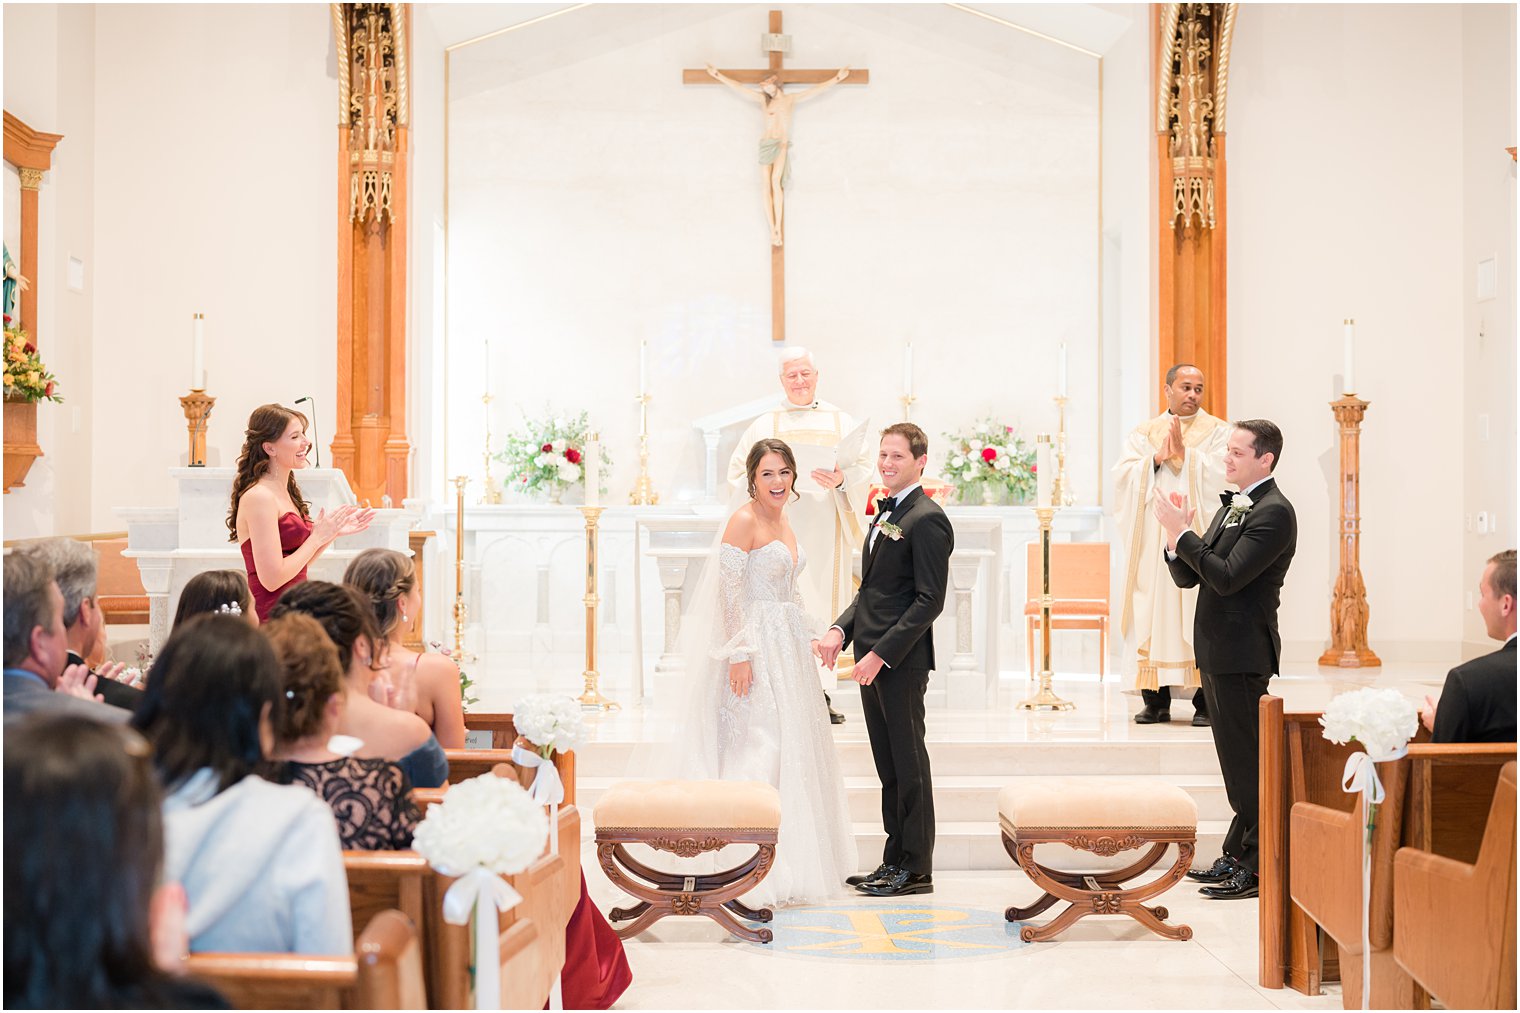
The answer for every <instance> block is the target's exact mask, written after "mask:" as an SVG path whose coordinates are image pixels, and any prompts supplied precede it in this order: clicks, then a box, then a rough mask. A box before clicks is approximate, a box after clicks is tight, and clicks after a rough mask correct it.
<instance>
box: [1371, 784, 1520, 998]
mask: <svg viewBox="0 0 1520 1013" xmlns="http://www.w3.org/2000/svg"><path fill="white" fill-rule="evenodd" d="M1393 906H1394V934H1393V954H1394V959H1395V960H1396V961H1397V962H1398V964H1399V966H1400V967H1401V968H1403V969H1404V970H1405V971H1406V972H1408V974H1409V975H1410V976H1411V977H1412V978H1413V979H1414V980H1415V981H1416V982H1417V983H1418V984H1419V985H1420V986H1421V987H1422V988H1424V989H1425V990H1426V991H1428V992H1429V993H1430V994H1431V995H1433V996H1435V997H1436V998H1437V999H1439V1000H1440V1001H1441V1005H1443V1006H1444V1007H1446V1008H1447V1009H1514V1008H1515V998H1516V997H1515V764H1514V762H1513V761H1511V762H1510V763H1507V764H1505V766H1504V768H1503V770H1502V771H1501V773H1500V775H1499V778H1498V784H1497V786H1496V788H1495V791H1494V794H1493V799H1492V803H1491V805H1490V809H1489V812H1488V825H1487V827H1486V829H1485V831H1484V835H1483V840H1482V842H1481V845H1480V847H1479V850H1478V853H1477V855H1475V856H1474V859H1473V861H1471V862H1467V861H1462V860H1457V859H1452V858H1447V857H1443V856H1441V855H1438V854H1433V853H1432V852H1431V851H1430V849H1429V848H1422V847H1405V848H1400V849H1399V851H1398V853H1397V854H1396V855H1395V856H1394V872H1393Z"/></svg>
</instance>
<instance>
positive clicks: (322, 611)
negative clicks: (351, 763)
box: [270, 580, 449, 788]
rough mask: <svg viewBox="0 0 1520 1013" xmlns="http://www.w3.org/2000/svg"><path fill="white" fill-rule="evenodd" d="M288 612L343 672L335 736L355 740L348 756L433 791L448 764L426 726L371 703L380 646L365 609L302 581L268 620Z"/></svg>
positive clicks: (344, 593)
mask: <svg viewBox="0 0 1520 1013" xmlns="http://www.w3.org/2000/svg"><path fill="white" fill-rule="evenodd" d="M289 612H300V613H304V614H305V615H308V616H311V617H312V618H313V619H315V620H316V621H317V622H319V623H321V624H322V629H323V630H324V631H325V632H326V633H327V637H328V639H329V640H331V641H332V642H333V646H334V647H336V648H337V649H338V663H339V664H340V665H342V666H343V672H344V676H343V685H344V710H343V718H342V721H341V722H340V723H339V726H338V731H339V732H340V733H342V734H343V735H351V736H353V737H354V738H356V739H358V740H359V741H360V743H361V745H360V746H359V747H358V749H357V750H356V752H355V753H354V755H355V756H361V757H365V758H368V759H379V760H391V761H392V762H394V763H397V764H399V765H400V766H401V769H402V770H403V771H404V772H405V773H406V776H407V777H408V778H409V779H410V780H411V782H412V783H413V784H415V785H416V786H417V787H419V788H437V787H438V786H440V785H442V784H443V783H444V782H446V781H447V780H448V779H449V761H448V758H447V757H445V756H444V755H443V748H442V747H441V746H439V745H438V740H437V739H436V738H434V737H433V732H432V730H431V729H429V728H428V726H427V722H426V721H424V720H422V719H421V718H419V717H418V716H417V715H415V714H413V713H411V712H409V711H404V710H397V709H394V708H391V707H388V706H386V705H385V704H384V703H381V702H379V701H378V700H376V699H375V698H374V695H375V693H376V692H379V690H378V687H375V686H374V683H375V680H376V677H377V676H378V675H380V674H381V673H383V672H384V670H385V654H384V648H385V641H383V640H381V639H380V637H379V634H378V633H377V632H376V630H375V617H374V613H372V612H371V611H370V609H369V605H368V604H366V603H365V602H364V601H362V600H361V599H360V598H359V596H358V594H357V593H356V592H355V591H354V590H353V589H352V588H349V587H345V586H343V585H342V584H330V583H328V582H327V581H325V580H308V581H306V582H305V583H303V584H298V585H296V586H295V587H293V588H291V589H290V590H289V591H287V592H286V593H285V594H284V596H283V597H281V598H280V601H279V603H278V604H277V605H275V607H274V609H273V611H271V612H270V618H271V619H277V618H279V617H280V616H282V615H285V614H286V613H289ZM372 690H374V692H372Z"/></svg>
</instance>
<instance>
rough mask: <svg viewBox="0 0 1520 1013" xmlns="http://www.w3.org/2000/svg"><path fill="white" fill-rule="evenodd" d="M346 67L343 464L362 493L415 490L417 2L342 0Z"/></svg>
mask: <svg viewBox="0 0 1520 1013" xmlns="http://www.w3.org/2000/svg"><path fill="white" fill-rule="evenodd" d="M332 12H333V31H334V35H335V36H336V38H337V48H338V61H339V64H340V74H339V109H340V115H341V118H340V120H339V125H338V179H339V192H338V208H339V222H338V390H337V432H336V434H335V436H334V438H333V442H332V457H333V463H334V465H335V466H336V467H338V468H341V469H342V470H343V472H344V474H345V475H347V476H348V481H349V485H351V486H352V487H353V490H354V494H355V495H356V496H358V498H359V499H360V500H361V501H367V502H369V503H371V504H372V505H374V506H380V505H381V503H382V498H383V497H385V496H389V497H390V499H391V502H392V503H393V504H395V505H396V506H400V505H401V501H402V499H403V498H405V497H406V495H407V477H408V475H407V473H408V467H409V464H410V460H411V441H410V440H409V439H408V437H407V433H406V365H407V343H406V272H407V228H406V224H407V214H408V208H409V200H408V192H409V185H410V183H409V168H410V158H411V152H410V142H409V133H410V127H409V123H410V113H409V107H410V102H411V96H410V90H409V87H408V73H409V66H408V58H407V52H408V49H409V45H410V30H411V26H410V18H409V15H408V8H407V5H406V4H373V3H359V4H333V5H332Z"/></svg>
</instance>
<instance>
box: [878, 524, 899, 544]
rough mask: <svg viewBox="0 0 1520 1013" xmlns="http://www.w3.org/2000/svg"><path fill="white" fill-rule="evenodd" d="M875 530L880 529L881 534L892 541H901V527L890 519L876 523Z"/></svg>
mask: <svg viewBox="0 0 1520 1013" xmlns="http://www.w3.org/2000/svg"><path fill="white" fill-rule="evenodd" d="M876 530H877V531H880V532H881V533H882V534H883V535H885V536H886V537H888V538H890V539H892V541H894V542H900V541H902V536H903V532H902V528H900V527H898V526H897V525H896V524H893V523H892V522H891V521H882V522H881V523H880V524H878V525H876Z"/></svg>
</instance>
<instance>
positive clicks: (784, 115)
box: [707, 63, 850, 246]
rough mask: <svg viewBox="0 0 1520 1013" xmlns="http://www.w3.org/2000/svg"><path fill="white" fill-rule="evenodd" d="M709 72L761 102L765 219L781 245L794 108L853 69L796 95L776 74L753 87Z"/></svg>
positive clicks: (714, 70) (774, 242) (710, 67)
mask: <svg viewBox="0 0 1520 1013" xmlns="http://www.w3.org/2000/svg"><path fill="white" fill-rule="evenodd" d="M707 73H708V74H709V75H711V76H712V78H713V79H714V80H716V81H719V82H721V83H723V84H726V85H728V86H729V87H730V88H732V89H733V90H734V91H736V92H738V93H739V94H740V95H743V96H744V97H745V98H748V99H753V100H754V101H756V102H759V103H760V112H761V113H762V114H763V115H764V117H765V130H764V132H762V133H761V135H760V184H761V190H762V194H763V196H764V199H765V220H766V223H767V224H768V225H770V227H771V245H772V246H780V245H781V223H782V212H783V208H784V203H785V193H784V191H785V190H786V185H787V180H788V178H789V176H790V174H791V166H790V164H789V163H790V159H789V158H788V157H787V148H788V147H790V145H791V140H790V135H791V127H792V106H794V105H796V104H797V103H798V102H805V101H806V100H808V99H810V98H812V97H813V96H815V95H817V94H819V93H820V92H824V91H827V90H828V89H830V88H832V87H834V85H836V84H838V83H839V82H840V81H843V80H844V79H845V78H847V77H849V76H850V68H849V67H845V68H844V69H843V70H841V71H840V72H839V73H837V74H835V75H834V76H833V77H831V78H829V79H828V80H827V81H825V82H823V83H822V84H815V85H814V86H813V87H811V88H809V89H807V90H806V91H802V92H798V93H797V94H796V95H788V94H787V93H786V91H785V90H784V89H783V88H782V86H781V79H780V78H779V77H777V76H776V75H775V74H772V75H770V76H769V77H767V78H766V79H765V80H763V81H761V82H760V87H758V88H750V87H748V86H746V85H742V84H740V83H739V82H738V81H735V80H734V79H733V78H731V77H727V76H725V75H724V73H723V72H722V71H720V70H718V69H717V68H716V67H714V66H713V65H712V64H710V63H709V64H708V65H707Z"/></svg>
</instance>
